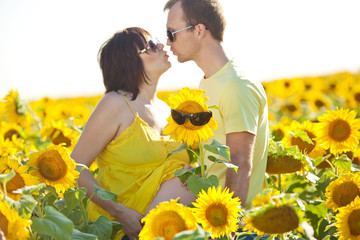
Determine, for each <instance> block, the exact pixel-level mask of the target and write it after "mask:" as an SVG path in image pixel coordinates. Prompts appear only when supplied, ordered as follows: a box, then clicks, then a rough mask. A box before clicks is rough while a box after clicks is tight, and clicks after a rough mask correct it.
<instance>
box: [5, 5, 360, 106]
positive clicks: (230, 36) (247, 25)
mask: <svg viewBox="0 0 360 240" xmlns="http://www.w3.org/2000/svg"><path fill="white" fill-rule="evenodd" d="M165 2H166V1H165V0H155V1H146V0H131V1H128V0H126V1H124V0H101V1H100V0H96V1H95V0H0V98H3V97H4V96H5V95H6V94H7V93H8V92H9V90H10V89H16V90H18V91H19V94H20V97H21V98H23V99H25V100H38V99H41V98H43V97H51V98H61V97H77V96H94V95H99V94H103V93H104V90H105V88H104V86H103V82H102V76H101V71H100V68H99V64H98V62H97V53H98V50H99V48H100V46H101V45H102V43H103V42H105V41H106V40H107V39H109V38H110V37H111V36H112V35H113V34H114V33H115V32H117V31H121V30H122V29H124V28H126V27H132V26H138V27H142V28H144V29H146V30H148V31H149V32H150V33H151V34H152V35H153V36H156V37H158V38H159V39H160V41H162V42H166V35H165V29H166V18H167V14H166V12H163V6H164V4H165ZM220 3H221V4H222V6H223V9H224V13H225V17H226V20H227V26H226V29H225V35H224V42H223V47H224V49H225V52H226V53H227V55H228V57H229V58H234V59H236V61H237V62H238V65H239V66H240V69H241V71H242V73H243V75H244V76H245V77H247V78H252V79H255V80H259V81H271V80H276V79H281V78H292V77H303V76H314V75H325V74H332V73H336V72H341V71H349V72H358V71H360V30H359V26H360V14H359V12H358V11H359V9H360V1H358V0H220ZM165 50H168V54H169V55H170V58H169V60H170V61H171V62H172V68H170V69H169V70H168V71H167V72H166V73H165V74H163V75H162V77H161V79H160V82H159V88H158V89H159V90H175V89H180V88H182V87H190V88H192V87H197V86H198V84H199V82H200V80H201V78H202V76H203V73H202V71H201V70H200V69H199V68H198V67H197V65H196V64H195V63H194V62H187V63H182V64H180V63H178V62H177V59H176V57H174V56H172V54H171V52H170V50H169V48H168V47H165Z"/></svg>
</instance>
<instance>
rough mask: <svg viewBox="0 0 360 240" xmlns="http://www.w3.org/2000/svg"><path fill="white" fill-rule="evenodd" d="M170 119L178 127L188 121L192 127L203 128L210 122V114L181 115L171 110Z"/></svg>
mask: <svg viewBox="0 0 360 240" xmlns="http://www.w3.org/2000/svg"><path fill="white" fill-rule="evenodd" d="M171 117H172V118H173V119H174V121H175V122H176V123H177V124H179V125H183V124H184V123H185V120H186V119H189V120H190V122H191V123H192V125H194V126H203V125H205V124H207V123H208V122H209V121H210V119H211V117H212V112H211V111H209V112H197V113H182V112H179V111H176V110H174V109H171Z"/></svg>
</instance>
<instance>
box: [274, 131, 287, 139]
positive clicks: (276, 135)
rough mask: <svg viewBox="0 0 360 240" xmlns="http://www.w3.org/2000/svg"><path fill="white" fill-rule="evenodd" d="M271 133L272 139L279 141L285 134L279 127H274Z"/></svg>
mask: <svg viewBox="0 0 360 240" xmlns="http://www.w3.org/2000/svg"><path fill="white" fill-rule="evenodd" d="M273 135H274V140H275V141H280V140H281V139H283V138H284V136H285V134H284V132H283V131H282V130H281V129H276V130H275V131H274V132H273Z"/></svg>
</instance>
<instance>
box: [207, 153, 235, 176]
mask: <svg viewBox="0 0 360 240" xmlns="http://www.w3.org/2000/svg"><path fill="white" fill-rule="evenodd" d="M208 159H209V160H210V161H212V162H214V163H223V164H225V165H226V167H227V168H231V169H232V170H233V171H234V172H235V173H237V171H238V169H239V167H238V166H236V165H234V164H232V163H229V162H227V161H225V160H222V159H218V158H216V157H214V156H208Z"/></svg>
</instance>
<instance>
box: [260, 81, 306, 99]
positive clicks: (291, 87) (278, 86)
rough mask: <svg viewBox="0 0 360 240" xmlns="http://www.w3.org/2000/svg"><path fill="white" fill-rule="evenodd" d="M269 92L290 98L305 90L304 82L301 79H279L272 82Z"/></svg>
mask: <svg viewBox="0 0 360 240" xmlns="http://www.w3.org/2000/svg"><path fill="white" fill-rule="evenodd" d="M267 89H268V90H267V92H269V93H270V94H271V95H274V96H275V97H279V98H284V99H285V98H288V97H290V96H294V95H297V94H299V92H300V93H302V92H303V91H304V83H303V81H302V80H301V79H298V78H290V79H279V80H276V81H272V82H271V86H270V85H269V88H267Z"/></svg>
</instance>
